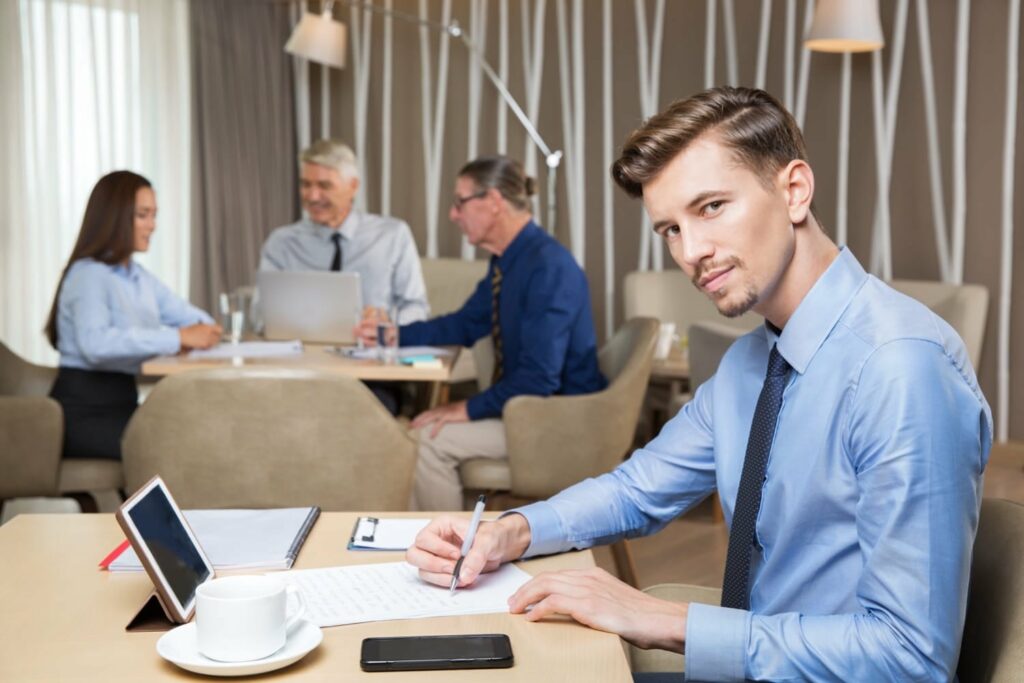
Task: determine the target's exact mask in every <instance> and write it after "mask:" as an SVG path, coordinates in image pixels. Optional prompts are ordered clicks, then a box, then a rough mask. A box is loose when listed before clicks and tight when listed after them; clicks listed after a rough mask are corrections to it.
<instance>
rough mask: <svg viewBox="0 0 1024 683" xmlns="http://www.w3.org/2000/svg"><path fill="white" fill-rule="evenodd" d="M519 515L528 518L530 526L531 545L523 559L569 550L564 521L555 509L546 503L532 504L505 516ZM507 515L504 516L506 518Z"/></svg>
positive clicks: (510, 511) (511, 511)
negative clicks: (563, 528) (563, 525)
mask: <svg viewBox="0 0 1024 683" xmlns="http://www.w3.org/2000/svg"><path fill="white" fill-rule="evenodd" d="M512 513H518V514H520V515H522V516H523V517H525V518H526V522H527V524H529V525H530V545H529V547H528V548H527V549H526V552H525V553H523V557H534V556H536V555H551V554H553V553H560V552H562V551H563V550H567V549H568V548H569V547H570V546H569V545H568V544H566V542H565V532H564V531H563V530H562V520H561V518H560V517H559V516H558V513H557V512H555V508H554V507H553V506H552V505H551V504H550V503H548V502H546V501H541V502H539V503H531V504H530V505H526V506H524V507H521V508H516V509H514V510H509V511H508V512H506V513H505V515H510V514H512ZM505 515H502V517H504V516H505Z"/></svg>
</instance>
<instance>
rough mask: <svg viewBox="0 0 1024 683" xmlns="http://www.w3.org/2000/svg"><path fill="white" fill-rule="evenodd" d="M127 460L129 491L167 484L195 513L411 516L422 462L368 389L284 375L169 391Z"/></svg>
mask: <svg viewBox="0 0 1024 683" xmlns="http://www.w3.org/2000/svg"><path fill="white" fill-rule="evenodd" d="M122 450H123V454H124V471H125V481H126V483H127V486H128V489H129V490H135V489H136V488H138V487H139V486H141V485H142V484H144V483H145V482H146V481H148V480H149V479H150V478H151V477H153V476H154V475H157V474H159V475H160V476H161V477H163V478H164V480H165V481H166V482H167V484H168V486H169V487H170V490H171V491H172V492H173V493H174V496H175V498H176V499H177V500H178V502H179V504H181V505H182V506H183V507H186V508H231V507H251V508H263V507H284V506H303V505H319V506H320V507H321V508H323V509H324V510H405V509H407V507H408V502H409V492H410V488H411V486H412V474H413V467H414V465H415V459H416V444H415V442H414V441H413V440H412V438H411V437H409V436H408V435H407V434H406V432H405V430H404V429H402V428H401V427H400V426H399V424H398V423H397V422H396V421H395V420H394V418H392V417H391V415H390V414H389V413H388V412H387V410H385V408H384V407H383V406H382V405H381V404H380V402H379V401H378V400H377V399H376V398H375V397H374V395H373V394H372V393H371V392H370V391H369V390H368V389H367V388H366V387H365V386H364V385H363V384H362V383H361V382H359V381H357V380H355V379H353V378H350V377H344V376H340V375H332V374H322V373H316V372H312V371H307V370H291V369H283V368H218V369H212V370H197V371H194V372H186V373H181V374H179V375H172V376H170V377H167V378H165V379H163V380H161V381H160V382H159V383H158V384H157V385H156V387H155V388H154V389H153V391H152V392H151V393H150V395H149V398H147V399H146V402H145V403H143V404H142V405H141V406H140V407H139V410H138V411H137V412H136V413H135V415H134V416H133V417H132V420H131V422H130V423H129V424H128V429H127V430H126V431H125V436H124V441H123V443H122Z"/></svg>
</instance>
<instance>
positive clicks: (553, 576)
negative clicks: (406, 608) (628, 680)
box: [463, 565, 689, 653]
mask: <svg viewBox="0 0 1024 683" xmlns="http://www.w3.org/2000/svg"><path fill="white" fill-rule="evenodd" d="M463 566H465V565H463ZM508 604H509V611H511V612H512V613H513V614H523V613H525V614H526V618H527V619H529V620H530V621H539V620H540V619H543V618H545V617H548V616H551V615H553V614H565V615H568V616H570V617H572V618H573V619H575V620H576V621H578V622H580V623H581V624H583V625H585V626H589V627H591V628H596V629H599V630H601V631H607V632H609V633H614V634H616V635H618V636H621V637H622V638H624V639H625V640H628V641H629V642H631V643H633V644H634V645H636V646H637V647H641V648H645V649H650V648H658V649H661V650H670V651H672V652H680V653H681V652H683V644H684V642H685V637H686V615H687V612H688V610H689V604H688V603H679V602H669V601H667V600H659V599H658V598H655V597H651V596H650V595H647V594H646V593H644V592H642V591H639V590H637V589H636V588H633V587H632V586H630V585H628V584H625V583H623V582H622V581H620V580H619V579H617V578H615V577H614V576H612V575H611V574H609V573H608V572H606V571H605V570H603V569H599V568H596V567H595V568H591V569H567V570H564V571H559V572H544V573H543V574H539V575H538V576H536V577H534V578H533V579H531V580H530V581H529V582H528V583H526V584H524V585H523V586H522V587H521V588H520V589H519V590H517V591H516V592H515V593H514V594H513V595H512V597H511V598H509V601H508Z"/></svg>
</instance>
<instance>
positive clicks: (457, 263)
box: [420, 258, 487, 384]
mask: <svg viewBox="0 0 1024 683" xmlns="http://www.w3.org/2000/svg"><path fill="white" fill-rule="evenodd" d="M420 268H421V269H422V270H423V283H424V284H425V285H426V286H427V301H428V302H429V303H430V314H431V315H432V316H438V315H445V314H446V313H452V312H453V311H457V310H459V309H460V308H462V305H463V304H464V303H466V299H468V298H469V296H470V294H472V293H473V290H474V289H476V286H477V283H479V282H480V280H482V279H483V277H484V276H485V275H486V274H487V261H485V260H483V259H476V260H473V261H465V260H463V259H459V258H421V259H420ZM485 339H486V338H485ZM481 341H484V340H481ZM478 345H479V343H478ZM476 355H477V354H476V351H475V347H474V353H472V354H470V353H460V354H459V357H458V358H457V359H456V360H455V365H454V367H452V374H451V379H449V380H448V384H457V383H459V382H468V381H471V380H475V379H477V375H478V369H477V366H476V363H475V362H474V360H475V356H476Z"/></svg>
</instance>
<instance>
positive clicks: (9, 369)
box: [0, 343, 124, 508]
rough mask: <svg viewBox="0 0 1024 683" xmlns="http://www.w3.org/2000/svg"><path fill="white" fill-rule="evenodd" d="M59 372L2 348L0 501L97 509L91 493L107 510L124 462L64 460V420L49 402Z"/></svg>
mask: <svg viewBox="0 0 1024 683" xmlns="http://www.w3.org/2000/svg"><path fill="white" fill-rule="evenodd" d="M56 377H57V369H56V368H50V367H45V366H42V365H35V364H33V363H29V362H28V361H26V360H25V359H23V358H21V357H20V356H18V355H17V354H15V353H14V352H13V351H11V350H10V349H9V348H7V346H5V345H4V344H2V343H0V470H2V471H4V472H10V473H11V475H10V476H8V477H3V478H2V481H0V499H2V498H13V497H16V496H53V495H59V494H69V495H74V496H75V497H76V498H77V499H78V500H79V502H83V503H85V504H86V505H87V506H89V507H96V505H97V503H96V502H95V501H89V500H87V499H86V498H85V497H84V495H85V494H88V495H90V496H93V497H95V498H96V499H97V500H98V501H99V507H101V508H109V507H112V506H115V505H116V504H118V503H119V502H120V500H121V498H120V493H119V489H121V488H122V487H123V485H124V478H123V475H122V473H121V463H120V462H119V461H117V460H114V459H110V460H106V459H99V458H97V459H92V458H80V459H78V458H76V459H73V460H62V459H61V450H62V448H63V441H64V415H63V412H62V411H61V407H60V404H59V403H57V402H56V401H55V400H53V399H52V398H49V393H50V387H51V386H53V381H54V379H56Z"/></svg>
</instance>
